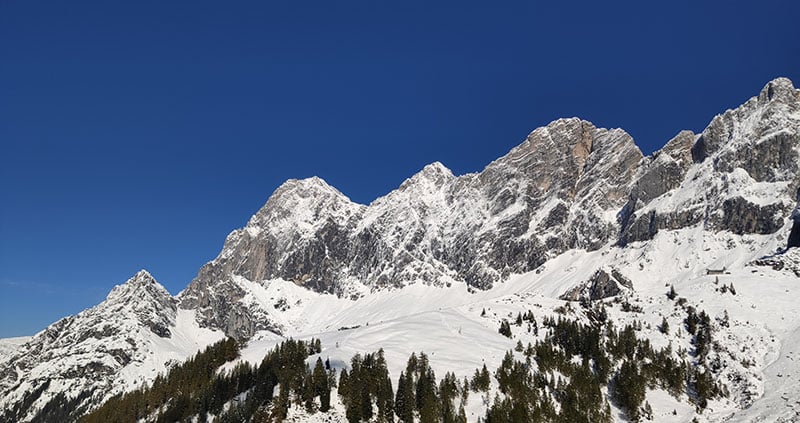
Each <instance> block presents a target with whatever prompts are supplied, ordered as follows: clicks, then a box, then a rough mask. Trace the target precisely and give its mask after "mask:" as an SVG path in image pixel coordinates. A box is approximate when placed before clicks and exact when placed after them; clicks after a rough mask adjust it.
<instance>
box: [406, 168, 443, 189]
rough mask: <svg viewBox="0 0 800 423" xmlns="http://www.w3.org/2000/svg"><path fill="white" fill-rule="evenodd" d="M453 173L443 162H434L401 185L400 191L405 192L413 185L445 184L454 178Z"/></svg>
mask: <svg viewBox="0 0 800 423" xmlns="http://www.w3.org/2000/svg"><path fill="white" fill-rule="evenodd" d="M453 177H454V176H453V172H452V171H450V169H448V168H447V167H446V166H445V165H443V164H442V163H441V162H433V163H431V164H428V165H426V166H425V167H423V168H422V170H420V171H419V172H417V173H416V174H414V176H412V177H410V178H408V179H406V180H405V181H404V182H403V183H402V184H401V185H400V189H401V190H405V189H407V188H408V187H409V186H411V185H416V184H419V183H422V182H428V183H429V182H433V183H434V184H435V185H440V184H443V183H444V182H445V181H446V180H448V179H450V178H453Z"/></svg>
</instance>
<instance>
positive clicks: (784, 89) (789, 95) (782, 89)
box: [758, 77, 800, 103]
mask: <svg viewBox="0 0 800 423" xmlns="http://www.w3.org/2000/svg"><path fill="white" fill-rule="evenodd" d="M799 97H800V94H798V92H797V89H796V88H795V87H794V84H793V83H792V81H791V80H790V79H789V78H783V77H781V78H775V79H773V80H772V81H769V82H767V85H765V86H764V88H762V89H761V93H759V95H758V100H759V101H760V102H768V101H775V100H777V101H781V102H785V103H786V102H793V101H797V100H798V98H799Z"/></svg>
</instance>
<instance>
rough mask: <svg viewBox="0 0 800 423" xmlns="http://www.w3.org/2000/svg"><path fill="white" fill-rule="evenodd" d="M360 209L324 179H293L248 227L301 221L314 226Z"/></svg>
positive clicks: (252, 219) (259, 212)
mask: <svg viewBox="0 0 800 423" xmlns="http://www.w3.org/2000/svg"><path fill="white" fill-rule="evenodd" d="M360 207H362V206H359V205H357V204H355V203H353V202H352V201H350V199H349V198H348V197H347V196H345V195H344V194H342V193H341V192H340V191H339V190H337V189H336V188H334V187H332V186H330V185H328V183H327V182H325V181H324V180H323V179H322V178H319V177H316V176H313V177H311V178H306V179H290V180H288V181H286V182H284V183H283V184H282V185H281V186H279V187H278V188H277V189H276V190H275V192H273V193H272V195H271V196H270V197H269V199H268V200H267V203H266V204H265V205H264V207H262V208H261V209H260V210H259V211H258V212H257V213H256V214H255V215H254V216H253V217H252V218H251V219H250V222H249V223H248V224H247V226H248V227H251V228H265V227H267V226H275V225H276V224H278V223H279V222H281V221H283V222H287V223H291V222H294V221H296V220H301V221H302V222H305V223H307V224H314V222H318V221H320V220H326V216H327V215H329V214H339V213H344V214H347V215H349V214H351V213H353V212H355V211H357V209H359V208H360Z"/></svg>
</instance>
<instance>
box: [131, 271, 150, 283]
mask: <svg viewBox="0 0 800 423" xmlns="http://www.w3.org/2000/svg"><path fill="white" fill-rule="evenodd" d="M134 280H142V281H146V282H155V281H156V279H155V278H154V277H153V275H151V274H150V272H148V271H147V270H146V269H142V270H140V271H138V272H136V274H135V275H133V277H132V278H130V279H128V282H131V281H134ZM128 282H126V283H128Z"/></svg>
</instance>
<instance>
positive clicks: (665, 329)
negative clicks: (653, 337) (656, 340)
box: [658, 317, 669, 334]
mask: <svg viewBox="0 0 800 423" xmlns="http://www.w3.org/2000/svg"><path fill="white" fill-rule="evenodd" d="M658 330H660V331H661V333H663V334H668V333H669V322H667V318H666V317H664V318H662V319H661V326H659V327H658Z"/></svg>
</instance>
